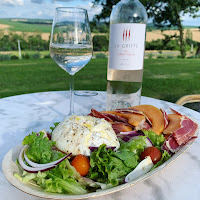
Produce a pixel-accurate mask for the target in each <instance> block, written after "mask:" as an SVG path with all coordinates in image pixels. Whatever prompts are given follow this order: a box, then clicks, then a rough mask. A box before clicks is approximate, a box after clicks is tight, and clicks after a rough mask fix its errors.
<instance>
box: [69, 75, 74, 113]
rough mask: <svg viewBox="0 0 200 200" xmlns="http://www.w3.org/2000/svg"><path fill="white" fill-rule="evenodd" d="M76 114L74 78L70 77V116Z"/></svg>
mask: <svg viewBox="0 0 200 200" xmlns="http://www.w3.org/2000/svg"><path fill="white" fill-rule="evenodd" d="M73 114H74V76H73V75H70V111H69V115H73Z"/></svg>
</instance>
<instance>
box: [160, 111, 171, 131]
mask: <svg viewBox="0 0 200 200" xmlns="http://www.w3.org/2000/svg"><path fill="white" fill-rule="evenodd" d="M160 110H161V112H162V114H163V117H164V129H166V128H167V126H168V124H169V117H168V115H167V113H166V111H165V110H164V109H162V108H161V109H160Z"/></svg>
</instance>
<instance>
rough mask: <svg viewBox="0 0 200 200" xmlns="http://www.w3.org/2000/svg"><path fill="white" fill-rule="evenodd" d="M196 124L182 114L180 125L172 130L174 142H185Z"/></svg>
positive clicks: (192, 132)
mask: <svg viewBox="0 0 200 200" xmlns="http://www.w3.org/2000/svg"><path fill="white" fill-rule="evenodd" d="M197 128H198V125H197V124H196V123H195V122H193V121H192V120H191V119H189V118H188V117H186V116H185V115H182V118H181V127H180V128H179V129H177V130H176V131H174V132H173V133H172V135H173V136H174V139H175V140H176V142H177V143H178V144H179V145H181V144H184V143H186V142H187V141H188V140H189V139H190V138H191V137H193V136H194V135H195V133H196V130H197Z"/></svg>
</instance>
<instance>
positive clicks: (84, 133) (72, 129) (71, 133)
mask: <svg viewBox="0 0 200 200" xmlns="http://www.w3.org/2000/svg"><path fill="white" fill-rule="evenodd" d="M52 140H53V141H56V147H57V148H58V149H59V150H61V151H63V152H65V153H72V155H78V154H83V155H85V156H89V155H90V154H91V151H90V149H89V147H90V146H92V147H99V146H100V145H101V144H106V145H107V146H112V147H116V149H118V148H119V146H120V144H119V141H118V139H117V136H116V134H115V132H114V130H113V128H112V126H111V124H110V123H109V122H107V121H106V120H104V119H99V118H96V117H91V116H77V115H73V116H71V117H69V118H66V119H64V120H63V121H62V122H60V124H59V125H58V126H56V128H55V129H54V130H53V132H52Z"/></svg>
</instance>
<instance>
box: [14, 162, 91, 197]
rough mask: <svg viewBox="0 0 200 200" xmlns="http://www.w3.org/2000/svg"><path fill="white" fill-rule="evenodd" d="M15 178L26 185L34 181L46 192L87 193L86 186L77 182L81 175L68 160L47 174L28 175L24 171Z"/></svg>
mask: <svg viewBox="0 0 200 200" xmlns="http://www.w3.org/2000/svg"><path fill="white" fill-rule="evenodd" d="M14 176H15V177H16V178H18V179H19V180H21V181H22V182H25V183H27V182H32V181H34V182H35V183H36V184H37V185H39V186H40V187H41V188H43V189H44V191H46V192H53V193H67V194H77V195H78V194H85V193H87V190H86V189H85V186H82V185H81V184H80V183H79V182H78V180H77V179H78V178H80V174H79V173H78V172H77V171H76V170H75V168H74V167H73V166H71V165H70V163H69V161H68V160H67V159H66V160H64V161H63V162H61V163H60V164H59V165H57V166H56V167H55V168H54V169H51V170H49V171H46V172H38V173H28V172H26V171H24V172H23V174H22V175H20V174H17V173H15V174H14Z"/></svg>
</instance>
